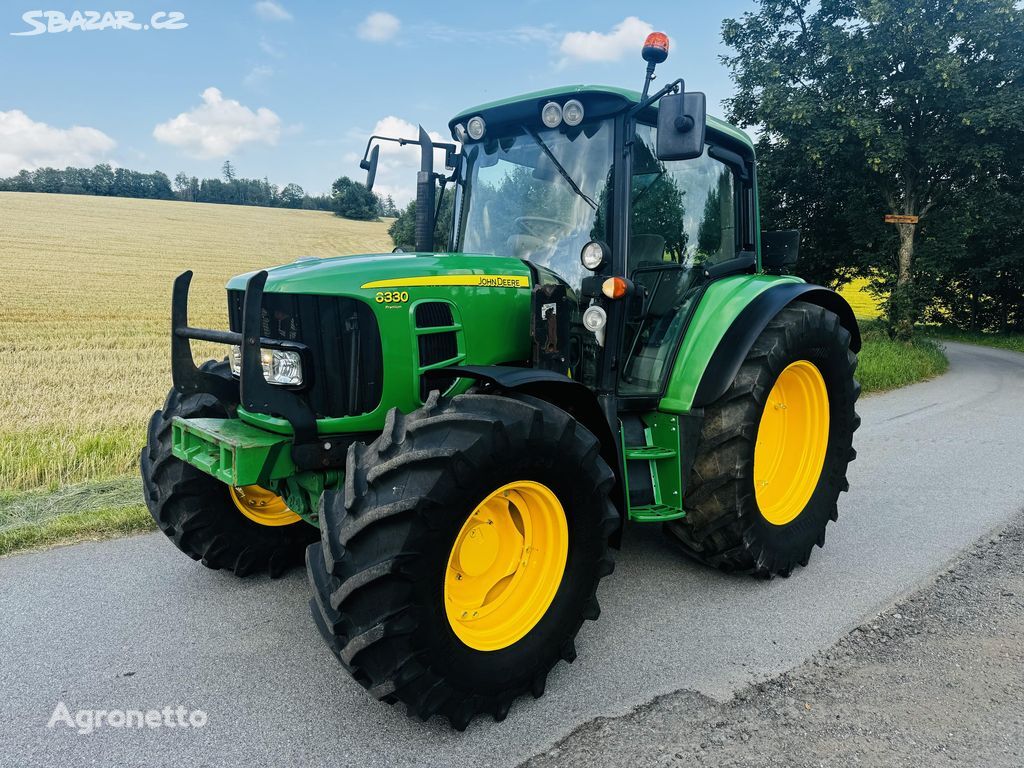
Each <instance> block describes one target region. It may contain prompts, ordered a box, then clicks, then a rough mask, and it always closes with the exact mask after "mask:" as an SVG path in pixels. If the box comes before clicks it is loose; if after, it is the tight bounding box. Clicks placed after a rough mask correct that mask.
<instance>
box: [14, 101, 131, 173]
mask: <svg viewBox="0 0 1024 768" xmlns="http://www.w3.org/2000/svg"><path fill="white" fill-rule="evenodd" d="M116 146H117V142H116V141H114V140H113V139H112V138H110V137H109V136H107V134H105V133H103V131H100V130H97V129H96V128H86V127H83V126H80V125H75V126H72V127H71V128H54V127H53V126H51V125H47V124H46V123H40V122H36V121H35V120H33V119H32V118H30V117H29V116H28V115H26V114H25V113H24V112H22V111H21V110H20V109H12V110H10V111H9V112H3V111H0V176H13V175H15V174H16V173H18V171H21V170H29V171H31V170H35V169H36V168H44V167H46V166H52V167H55V168H63V167H65V166H68V165H72V166H92V165H95V164H96V163H99V162H102V161H103V160H105V159H106V157H105V156H106V155H107V154H108V153H109V152H111V151H112V150H113V149H114V147H116Z"/></svg>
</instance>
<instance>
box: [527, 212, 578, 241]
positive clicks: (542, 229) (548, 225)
mask: <svg viewBox="0 0 1024 768" xmlns="http://www.w3.org/2000/svg"><path fill="white" fill-rule="evenodd" d="M514 221H515V224H516V226H518V227H519V229H521V230H522V231H523V233H524V234H527V235H531V236H532V237H536V238H537V239H538V240H547V239H549V238H557V237H559V236H560V235H567V234H569V233H570V232H572V230H573V225H572V224H569V223H567V222H564V221H559V220H558V219H547V218H544V217H543V216H519V217H517V218H516V219H515V220H514Z"/></svg>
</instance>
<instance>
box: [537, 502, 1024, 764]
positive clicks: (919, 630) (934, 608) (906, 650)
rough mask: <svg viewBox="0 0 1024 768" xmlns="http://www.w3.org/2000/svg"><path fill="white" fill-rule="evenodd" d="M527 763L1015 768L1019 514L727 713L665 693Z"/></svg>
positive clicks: (689, 696) (1019, 696) (1021, 648)
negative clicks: (924, 582)
mask: <svg viewBox="0 0 1024 768" xmlns="http://www.w3.org/2000/svg"><path fill="white" fill-rule="evenodd" d="M965 513H966V510H965ZM694 651H695V653H694V656H693V658H692V659H691V660H689V661H687V660H686V659H680V663H694V664H699V663H700V658H699V649H694ZM525 765H526V766H529V767H530V768H542V766H543V767H548V766H575V765H594V766H603V765H615V766H644V767H645V768H647V767H648V766H676V765H680V766H681V765H709V766H710V765H714V766H737V767H738V766H744V767H747V766H749V767H750V768H757V767H761V766H823V765H827V766H858V765H859V766H879V767H887V766H894V767H895V766H899V767H901V768H902V767H903V766H907V765H914V766H915V768H928V767H930V766H940V765H941V766H948V765H958V766H959V765H977V766H989V767H995V766H1007V768H1009V767H1011V766H1012V767H1013V768H1019V766H1021V765H1024V514H1021V515H1018V516H1017V518H1015V520H1014V521H1013V522H1012V523H1011V524H1010V525H1008V526H1007V527H1005V528H1003V529H1002V530H1001V531H998V532H996V533H993V534H991V535H989V536H986V537H985V538H984V539H983V540H981V541H980V542H979V543H977V544H976V545H975V546H974V547H972V548H971V549H970V550H968V551H967V552H966V553H965V554H964V555H963V556H962V557H961V558H960V559H959V560H958V561H957V562H956V563H954V564H953V565H952V566H951V567H950V568H949V569H947V570H946V571H944V572H943V573H941V574H940V575H939V576H938V577H937V579H936V580H935V582H934V583H932V584H930V585H929V586H926V587H924V588H922V589H921V590H920V591H918V592H916V593H914V594H912V595H911V596H909V597H907V598H906V599H904V600H903V601H901V602H899V603H898V604H896V605H894V606H892V607H891V608H889V609H887V610H885V611H883V612H882V613H881V614H879V615H878V616H876V617H875V618H874V619H873V620H872V621H869V622H868V623H866V624H864V625H862V626H860V627H858V628H857V629H855V630H853V631H852V632H851V633H850V634H848V635H847V636H845V637H844V638H842V639H841V640H840V641H839V642H838V643H837V644H836V645H835V646H833V647H832V648H830V649H828V650H826V651H823V652H821V653H820V654H818V655H816V656H815V657H813V658H812V659H810V660H809V661H807V662H805V663H804V664H802V665H801V666H799V667H797V668H796V669H794V670H792V671H791V672H789V673H786V674H784V675H781V676H779V677H776V678H773V679H771V680H767V681H764V682H761V683H758V684H756V685H753V686H748V687H745V688H743V689H741V690H740V691H738V692H737V693H736V695H735V696H734V697H733V698H732V699H731V700H729V701H725V702H717V701H715V700H713V699H710V698H708V697H706V696H703V695H700V694H697V693H694V692H692V691H680V692H677V693H673V694H669V695H668V696H663V697H661V698H659V699H657V700H656V701H654V702H652V703H651V704H648V705H646V706H643V707H640V708H638V709H637V710H635V711H634V712H632V713H631V714H629V715H626V716H624V717H621V718H614V719H598V720H595V721H592V722H590V723H588V724H586V725H584V726H582V727H580V728H579V729H577V730H576V731H575V732H574V733H573V734H571V735H570V736H569V737H568V738H566V739H565V740H564V741H562V742H561V743H560V744H559V745H558V746H557V747H556V748H554V749H552V750H550V751H548V752H546V753H544V754H541V755H538V756H536V757H535V758H533V759H531V760H530V761H528V762H527V763H525Z"/></svg>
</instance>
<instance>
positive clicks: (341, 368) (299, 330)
mask: <svg viewBox="0 0 1024 768" xmlns="http://www.w3.org/2000/svg"><path fill="white" fill-rule="evenodd" d="M244 296H245V294H244V292H243V291H228V317H229V319H230V323H231V330H233V331H240V330H241V327H242V302H243V299H244ZM262 320H263V322H262V326H263V327H262V335H263V336H266V337H268V338H272V339H285V340H289V341H299V342H301V343H303V344H305V345H306V346H307V347H309V349H310V354H311V356H312V359H313V371H312V372H311V379H310V381H309V386H308V388H307V390H306V392H307V393H308V396H309V399H310V404H311V405H312V406H313V410H314V411H315V412H316V415H317V418H328V417H339V416H357V415H359V414H362V413H369V412H370V411H372V410H373V409H374V408H376V407H377V405H378V404H379V403H380V399H381V394H382V391H383V383H384V371H383V357H382V351H381V340H380V329H379V328H378V327H377V319H376V318H375V317H374V315H373V310H371V309H370V307H369V305H368V304H365V303H364V302H362V301H359V300H357V299H352V298H348V297H345V296H312V295H305V294H288V293H264V294H263V318H262Z"/></svg>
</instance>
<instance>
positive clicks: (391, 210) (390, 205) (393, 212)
mask: <svg viewBox="0 0 1024 768" xmlns="http://www.w3.org/2000/svg"><path fill="white" fill-rule="evenodd" d="M399 213H400V211H399V210H398V206H397V205H395V199H394V198H393V197H392V196H391V195H387V196H386V197H385V198H384V200H383V201H382V202H381V206H380V215H381V216H387V217H388V218H389V219H393V218H397V217H398V215H399Z"/></svg>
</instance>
